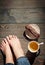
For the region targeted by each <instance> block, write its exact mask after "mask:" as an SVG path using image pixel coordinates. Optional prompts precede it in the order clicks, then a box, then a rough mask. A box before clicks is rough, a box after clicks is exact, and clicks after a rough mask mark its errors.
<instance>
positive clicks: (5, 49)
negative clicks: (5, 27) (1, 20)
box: [0, 39, 14, 64]
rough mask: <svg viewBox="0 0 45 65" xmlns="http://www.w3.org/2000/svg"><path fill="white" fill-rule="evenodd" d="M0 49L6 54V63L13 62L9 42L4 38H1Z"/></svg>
mask: <svg viewBox="0 0 45 65" xmlns="http://www.w3.org/2000/svg"><path fill="white" fill-rule="evenodd" d="M0 49H1V50H2V52H3V53H4V54H5V55H6V63H13V64H14V61H13V56H12V52H11V49H10V47H9V44H8V42H7V40H6V39H4V40H2V44H1V45H0Z"/></svg>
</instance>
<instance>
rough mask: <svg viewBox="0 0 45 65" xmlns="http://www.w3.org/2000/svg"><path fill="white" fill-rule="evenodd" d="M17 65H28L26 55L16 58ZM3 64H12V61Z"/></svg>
mask: <svg viewBox="0 0 45 65" xmlns="http://www.w3.org/2000/svg"><path fill="white" fill-rule="evenodd" d="M16 64H17V65H30V63H29V61H28V59H27V58H26V57H20V58H18V59H17V63H16ZM5 65H14V64H12V63H7V64H5Z"/></svg>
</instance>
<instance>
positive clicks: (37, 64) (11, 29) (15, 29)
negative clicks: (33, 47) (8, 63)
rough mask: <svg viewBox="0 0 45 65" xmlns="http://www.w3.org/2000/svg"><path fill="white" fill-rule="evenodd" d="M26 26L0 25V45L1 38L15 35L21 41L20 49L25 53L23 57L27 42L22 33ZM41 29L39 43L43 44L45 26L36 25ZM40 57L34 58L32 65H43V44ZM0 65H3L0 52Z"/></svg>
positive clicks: (44, 46)
mask: <svg viewBox="0 0 45 65" xmlns="http://www.w3.org/2000/svg"><path fill="white" fill-rule="evenodd" d="M25 25H26V24H0V44H1V41H2V39H3V38H5V37H6V36H7V35H9V34H14V35H17V36H18V38H19V39H20V41H21V45H22V48H23V50H24V52H25V55H26V53H27V51H28V49H27V45H28V43H29V40H27V39H26V38H25V37H24V36H23V33H24V31H25ZM38 25H39V27H40V29H41V35H40V38H39V40H38V41H39V42H42V41H43V42H44V43H45V24H38ZM40 49H41V50H40V55H39V56H38V57H36V58H35V60H34V63H33V65H44V61H45V52H44V51H45V44H44V45H42V46H41V47H40ZM0 65H3V56H2V54H1V52H0Z"/></svg>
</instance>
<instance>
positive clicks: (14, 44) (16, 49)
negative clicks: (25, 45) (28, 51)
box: [6, 35, 24, 58]
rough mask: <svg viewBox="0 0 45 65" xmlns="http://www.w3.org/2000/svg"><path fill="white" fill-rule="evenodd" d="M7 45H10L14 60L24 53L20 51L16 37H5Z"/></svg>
mask: <svg viewBox="0 0 45 65" xmlns="http://www.w3.org/2000/svg"><path fill="white" fill-rule="evenodd" d="M6 38H7V41H8V43H9V44H10V45H11V47H12V49H13V51H14V54H15V55H16V58H19V57H22V56H24V52H23V50H22V47H21V44H20V41H19V39H18V38H17V36H14V35H9V36H7V37H6Z"/></svg>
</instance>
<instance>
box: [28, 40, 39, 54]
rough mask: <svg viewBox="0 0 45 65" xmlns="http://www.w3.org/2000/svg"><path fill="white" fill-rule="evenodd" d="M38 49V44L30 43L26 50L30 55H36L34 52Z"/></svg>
mask: <svg viewBox="0 0 45 65" xmlns="http://www.w3.org/2000/svg"><path fill="white" fill-rule="evenodd" d="M39 49H40V45H39V43H38V42H36V41H31V42H29V43H28V50H29V51H30V52H31V53H36V52H38V50H39Z"/></svg>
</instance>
